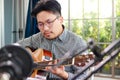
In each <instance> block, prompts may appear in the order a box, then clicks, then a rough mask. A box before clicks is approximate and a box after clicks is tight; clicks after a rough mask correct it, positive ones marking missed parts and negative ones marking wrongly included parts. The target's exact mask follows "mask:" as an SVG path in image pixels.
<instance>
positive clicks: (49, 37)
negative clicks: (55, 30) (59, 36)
mask: <svg viewBox="0 0 120 80" xmlns="http://www.w3.org/2000/svg"><path fill="white" fill-rule="evenodd" d="M44 37H45V38H46V39H54V37H51V36H44Z"/></svg>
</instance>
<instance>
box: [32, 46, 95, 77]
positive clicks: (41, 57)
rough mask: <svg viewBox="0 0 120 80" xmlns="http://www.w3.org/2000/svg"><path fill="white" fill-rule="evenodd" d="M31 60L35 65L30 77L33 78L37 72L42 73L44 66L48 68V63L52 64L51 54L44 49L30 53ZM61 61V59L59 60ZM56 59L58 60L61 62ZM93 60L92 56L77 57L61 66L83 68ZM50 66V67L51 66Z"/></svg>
mask: <svg viewBox="0 0 120 80" xmlns="http://www.w3.org/2000/svg"><path fill="white" fill-rule="evenodd" d="M31 55H32V58H33V60H34V63H35V64H36V65H37V66H36V67H35V68H34V69H33V73H32V75H31V77H33V78H34V77H35V76H36V75H37V74H38V71H39V70H40V71H41V72H42V71H44V69H45V67H46V66H49V65H48V64H49V62H52V61H54V60H52V53H51V52H50V51H47V50H45V49H41V48H39V49H37V50H35V51H34V52H32V53H31ZM61 59H62V58H61ZM61 59H58V60H61ZM92 59H94V55H93V54H86V55H79V56H77V57H75V58H73V59H71V60H69V61H68V62H67V63H63V64H62V65H76V66H80V67H83V66H85V65H86V63H88V62H89V61H90V60H92ZM51 66H52V65H51Z"/></svg>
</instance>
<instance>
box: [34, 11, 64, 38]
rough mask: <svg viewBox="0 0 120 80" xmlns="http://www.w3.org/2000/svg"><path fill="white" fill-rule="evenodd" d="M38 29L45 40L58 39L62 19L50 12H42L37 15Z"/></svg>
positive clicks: (61, 29)
mask: <svg viewBox="0 0 120 80" xmlns="http://www.w3.org/2000/svg"><path fill="white" fill-rule="evenodd" d="M36 18H37V23H38V29H39V30H40V31H41V33H42V34H43V36H44V37H45V38H47V39H54V38H56V37H58V36H59V35H60V34H61V33H62V31H63V28H62V22H63V18H62V17H61V16H57V15H55V14H53V13H52V12H48V11H42V12H40V13H38V14H37V16H36Z"/></svg>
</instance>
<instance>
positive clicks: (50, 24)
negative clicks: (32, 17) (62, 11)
mask: <svg viewBox="0 0 120 80" xmlns="http://www.w3.org/2000/svg"><path fill="white" fill-rule="evenodd" d="M58 18H59V16H57V17H56V18H55V19H53V20H52V21H46V22H45V23H42V22H39V23H38V27H39V28H43V27H44V26H45V25H47V26H48V27H50V26H52V25H53V22H55V20H56V19H58Z"/></svg>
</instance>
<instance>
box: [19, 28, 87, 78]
mask: <svg viewBox="0 0 120 80" xmlns="http://www.w3.org/2000/svg"><path fill="white" fill-rule="evenodd" d="M18 43H19V44H20V45H21V46H23V47H26V46H29V47H33V48H35V49H37V48H42V49H45V50H48V51H51V53H53V55H54V58H55V59H56V58H62V57H63V56H64V55H65V53H67V52H68V51H73V52H72V54H73V55H74V54H76V53H79V52H80V51H81V50H83V49H85V48H86V47H87V44H86V42H85V41H84V40H83V39H82V38H81V37H80V36H77V35H75V34H74V33H73V32H71V31H68V30H67V29H65V28H64V31H63V33H62V34H61V35H60V36H59V37H57V38H55V39H52V40H48V39H46V38H44V37H43V35H42V34H41V32H39V33H37V34H34V35H33V36H31V37H29V38H26V39H23V40H20V41H18ZM72 54H71V55H72ZM80 54H82V53H80ZM79 69H80V67H79V68H76V67H74V66H73V65H72V66H65V70H66V71H67V72H68V75H69V79H68V80H71V78H72V77H73V76H74V75H75V74H77V71H78V70H79ZM83 76H84V74H83V75H82V76H81V77H83ZM55 77H57V76H55V75H53V74H51V73H50V74H49V79H48V80H50V79H53V78H55ZM58 78H59V77H58ZM59 79H60V80H62V79H61V78H59ZM54 80H55V79H54ZM56 80H58V79H56ZM78 80H80V78H79V79H78Z"/></svg>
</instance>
